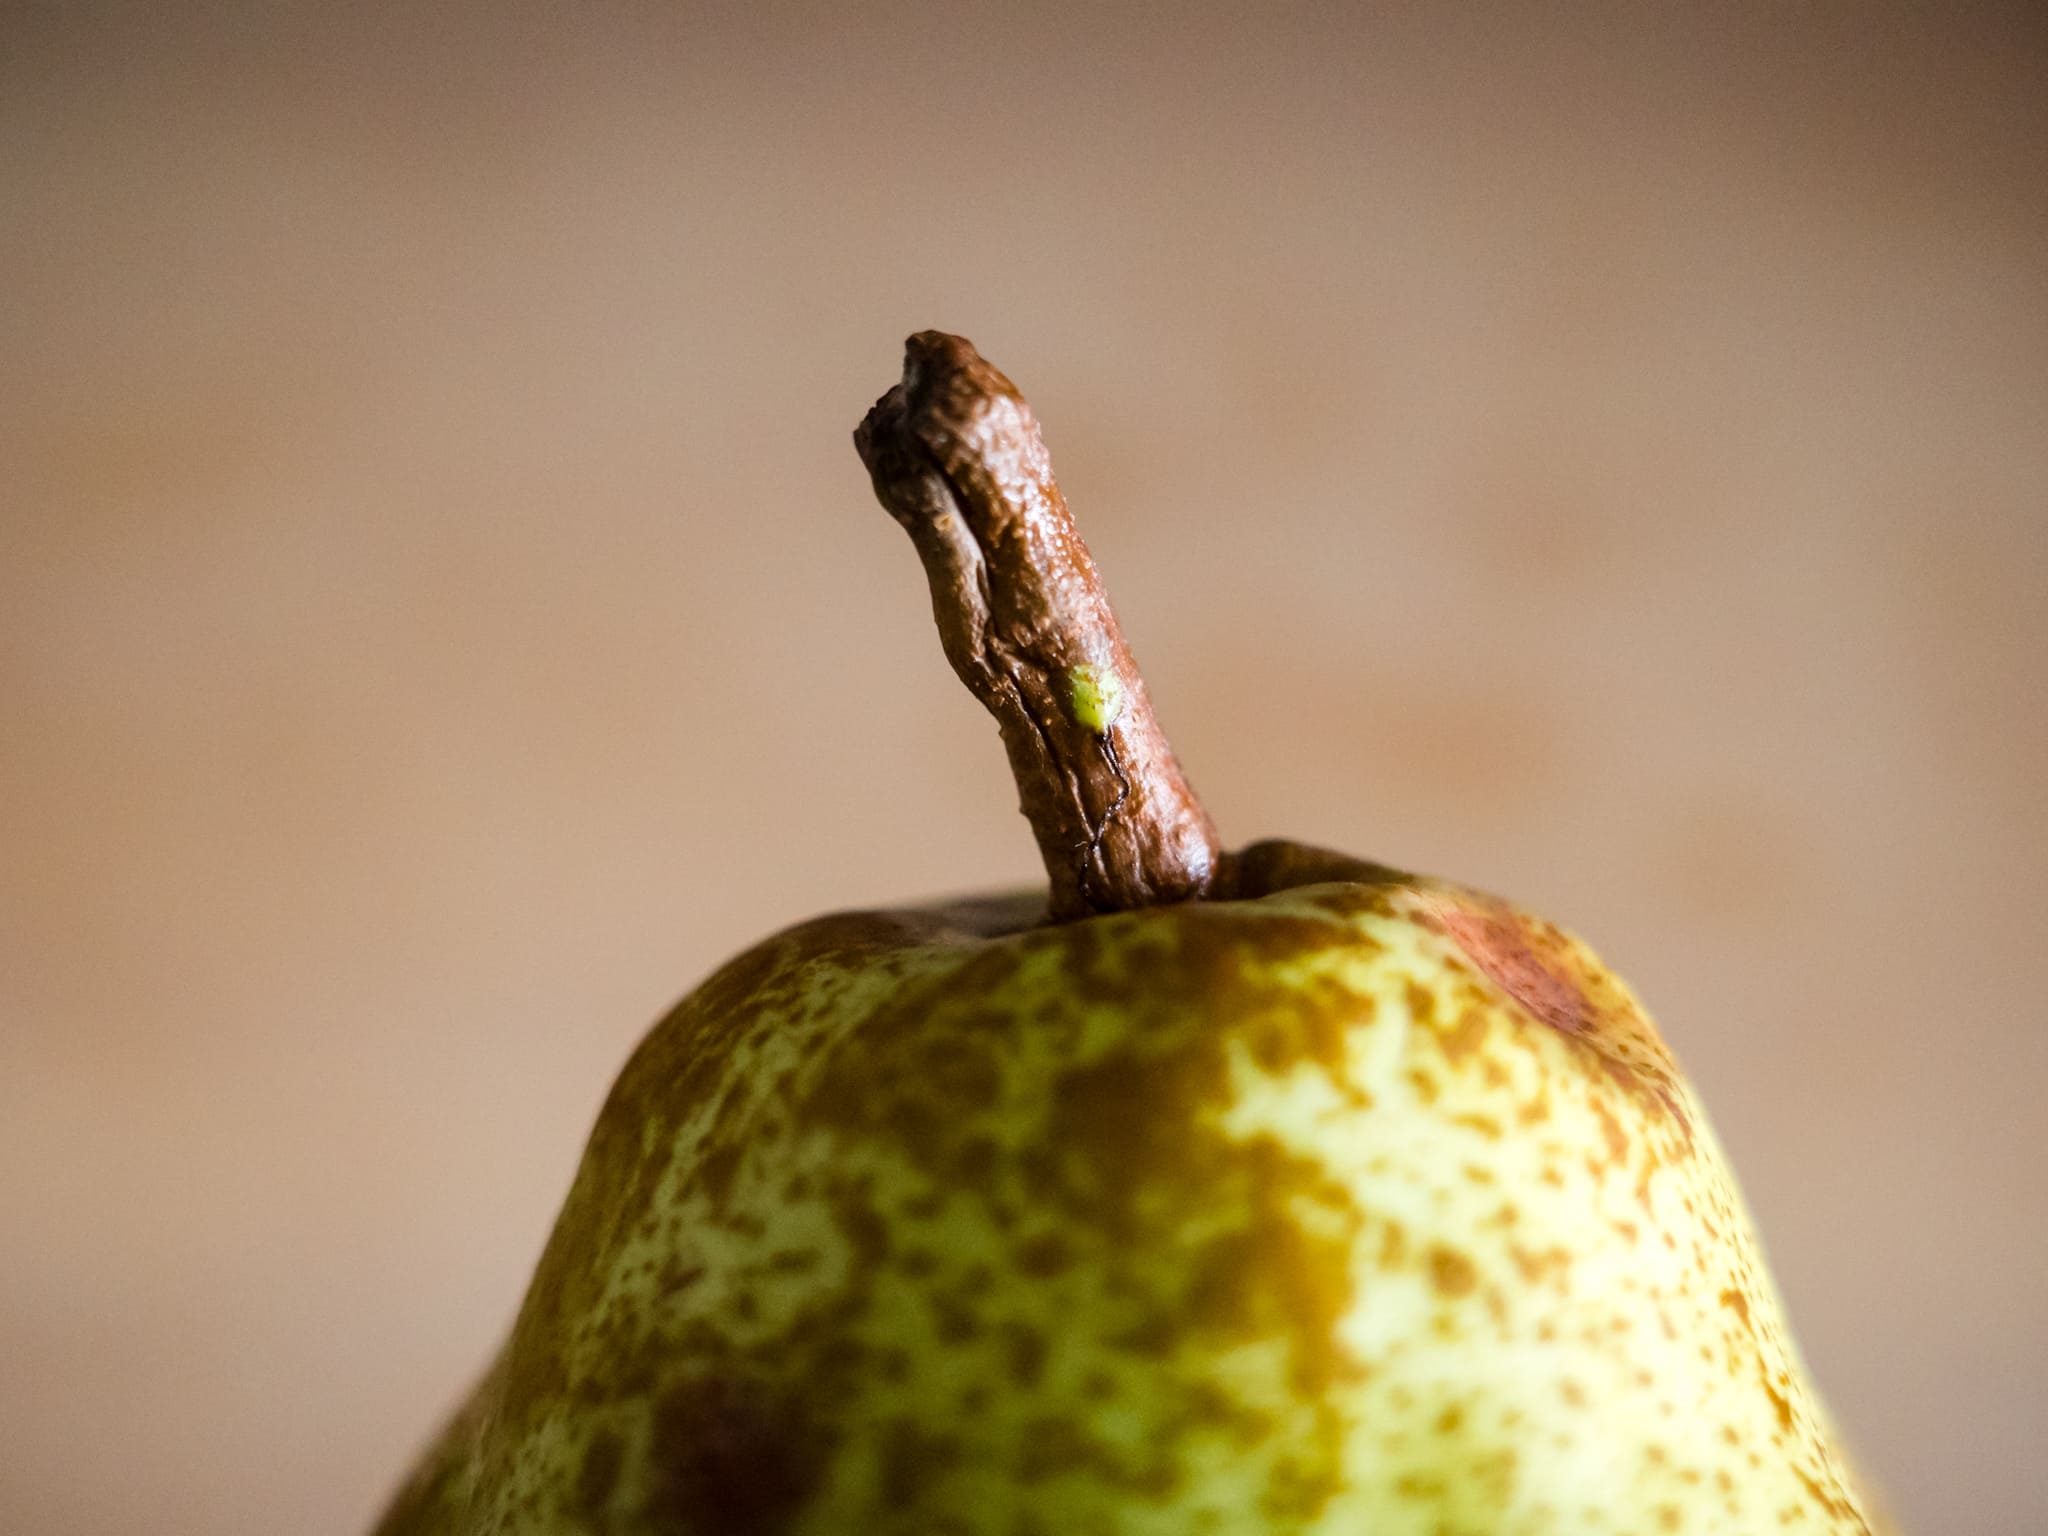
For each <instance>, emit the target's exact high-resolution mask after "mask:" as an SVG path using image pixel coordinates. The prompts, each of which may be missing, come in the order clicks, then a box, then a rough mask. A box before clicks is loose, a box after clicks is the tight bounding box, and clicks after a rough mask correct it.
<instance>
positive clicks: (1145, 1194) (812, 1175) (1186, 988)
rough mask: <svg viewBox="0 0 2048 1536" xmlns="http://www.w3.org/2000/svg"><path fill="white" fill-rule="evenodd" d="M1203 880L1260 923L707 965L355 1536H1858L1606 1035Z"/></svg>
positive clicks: (1211, 922) (1772, 1345)
mask: <svg viewBox="0 0 2048 1536" xmlns="http://www.w3.org/2000/svg"><path fill="white" fill-rule="evenodd" d="M1245 862H1246V866H1247V868H1248V869H1257V868H1259V867H1261V866H1266V867H1269V868H1270V869H1271V870H1272V871H1273V872H1274V873H1273V874H1272V875H1271V876H1270V877H1269V878H1271V879H1273V880H1274V881H1276V882H1279V881H1305V882H1307V883H1296V884H1291V885H1286V886H1284V887H1283V888H1280V889H1276V890H1274V891H1273V892H1272V893H1271V894H1266V895H1262V896H1257V897H1252V898H1247V899H1239V900H1231V901H1219V902H1209V903H1198V904H1187V905H1180V906H1173V907H1166V908H1158V909H1152V910H1148V911H1142V912H1131V913H1119V914H1113V915H1107V916H1102V917H1096V918H1091V919H1087V920H1084V921H1081V922H1076V923H1069V924H1062V925H1058V926H1046V925H1043V924H1042V923H1034V922H1033V921H1032V920H1031V915H1030V914H1031V904H1030V902H1029V901H1028V900H1025V901H1020V902H1016V903H1008V904H1005V903H983V904H979V905H974V904H969V905H962V906H957V907H954V908H945V907H935V908H931V909H927V910H922V911H906V912H899V913H891V914H880V913H863V914H852V915H845V916H839V917H832V918H826V919H822V920H819V921H816V922H813V923H809V924H805V925H803V926H801V927H798V928H795V929H792V930H790V931H789V932H787V933H785V934H783V935H781V936H779V937H777V938H774V939H771V940H769V941H768V942H767V943H765V944H763V945H762V946H760V947H759V948H757V949H755V950H753V951H751V952H749V953H748V954H746V955H744V956H742V957H740V958H739V959H737V960H735V961H734V962H732V963H731V964H730V965H728V966H727V967H726V968H725V969H723V970H722V971H720V972H719V973H718V974H717V975H715V976H714V977H713V978H712V979H711V980H710V981H709V982H707V983H706V984H705V986H704V987H703V988H702V989H700V990H699V991H698V992H697V993H695V994H694V995H693V996H691V997H690V998H689V999H688V1000H686V1001H685V1002H684V1003H683V1004H682V1005H681V1006H680V1007H678V1008H677V1009H676V1010H675V1012H674V1013H672V1014H671V1015H670V1016H669V1017H668V1018H667V1019H665V1020H664V1021H663V1022H662V1023H661V1024H660V1025H659V1026H658V1027H657V1028H656V1029H655V1031H654V1032H653V1033H652V1035H650V1037H649V1038H648V1039H647V1041H646V1042H645V1043H644V1044H643V1045H642V1046H641V1047H640V1049H639V1051H638V1052H637V1053H636V1054H635V1056H634V1057H633V1059H632V1061H631V1063H630V1064H629V1065H628V1067H627V1068H626V1070H625V1072H624V1074H623V1076H622V1077H621V1078H620V1080H619V1083H618V1085H617V1087H616V1088H615V1089H614V1091H613V1093H612V1095H611V1098H610V1101H609V1102H608V1103H607V1105H606V1106H605V1109H604V1111H603V1113H602V1115H601V1116H600V1118H599V1121H598V1124H597V1127H596V1130H595V1133H594V1134H593V1136H592V1138H591V1141H590V1146H589V1150H588V1152H587V1154H586V1156H585V1159H584V1163H583V1167H582V1170H581V1172H580V1173H579V1175H578V1177H577V1180H576V1183H575V1187H574V1189H573V1191H572V1192H571V1194H570V1196H569V1200H568V1204H567V1207H566V1209H565V1210H564V1211H563V1213H562V1216H561V1219H560V1222H559V1224H558V1226H557V1227H556V1230H555V1233H554V1236H553V1239H552V1240H551V1241H550V1243H549V1245H548V1248H547V1251H546V1254H545V1256H544V1257H543V1259H542V1260H541V1264H540V1268H539V1272H538V1273H537V1275H536V1276H535V1278H534V1281H533V1285H532V1289H531V1291H530V1293H529V1295H528V1297H527V1300H526V1304H525V1307H524V1309H523V1310H522V1312H521V1313H520V1316H519V1320H518V1323H517V1325H516V1327H515V1328H514V1330H513V1333H512V1337H511V1339H510V1341H509V1343H508V1344H507V1345H506V1347H505V1350H504V1353H503V1355H502V1357H501V1358H500V1360H499V1361H498V1363H497V1365H496V1367H495V1368H494V1370H493V1371H492V1372H491V1374H490V1376H489V1377H488V1378H487V1380H486V1381H485V1383H484V1385H483V1386H482V1388H481V1389H480V1390H479V1392H478V1395H477V1398H476V1400H475V1402H474V1403H473V1404H472V1405H471V1406H470V1408H469V1409H468V1410H467V1411H466V1412H465V1414H464V1415H463V1416H462V1417H461V1418H459V1419H458V1421H457V1422H456V1424H454V1425H453V1426H451V1428H450V1430H449V1432H448V1434H447V1436H446V1438H445V1439H444V1441H443V1443H442V1444H441V1445H440V1446H439V1447H438V1448H437V1450H436V1451H435V1453H434V1455H433V1456H432V1457H431V1458H430V1460H429V1462H428V1464H427V1466H426V1467H425V1468H424V1469H423V1470H422V1472H421V1473H420V1475H419V1476H418V1477H417V1478H416V1479H415V1481H414V1484H413V1486H412V1487H411V1488H410V1489H409V1490H408V1492H407V1494H406V1495H405V1497H404V1498H403V1499H402V1500H401V1502H400V1503H399V1505H398V1506H397V1507H396V1508H395V1509H394V1510H393V1511H392V1513H391V1515H390V1516H389V1517H388V1518H387V1520H386V1522H385V1524H384V1525H383V1526H382V1527H381V1531H382V1533H383V1536H427V1533H436V1536H439V1533H448V1536H454V1533H462V1536H485V1533H491V1536H513V1533H542V1532H547V1533H556V1532H561V1533H567V1532H580V1531H591V1532H604V1533H614V1536H627V1533H632V1536H654V1533H662V1536H850V1533H855V1532H871V1533H875V1536H895V1533H901V1536H940V1533H950V1536H1193V1533H1202V1532H1213V1533H1217V1536H1226V1533H1229V1536H1235V1533H1247V1536H1250V1533H1257V1536H1282V1533H1285V1536H1563V1533H1567V1532H1570V1533H1577V1536H1649V1533H1657V1532H1667V1531H1669V1532H1684V1533H1690V1536H1713V1533H1724V1536H1751V1533H1761V1532H1777V1531H1785V1532H1802V1533H1828V1536H1847V1533H1864V1532H1871V1531H1874V1530H1876V1529H1877V1528H1878V1527H1877V1526H1876V1525H1875V1523H1874V1519H1875V1517H1874V1515H1873V1514H1872V1513H1871V1512H1869V1511H1868V1510H1867V1509H1866V1508H1865V1506H1864V1505H1863V1504H1862V1503H1861V1502H1860V1498H1859V1493H1858V1490H1857V1488H1856V1486H1855V1483H1854V1481H1853V1479H1852V1475H1851V1472H1850V1470H1849V1468H1848V1466H1847V1465H1846V1463H1845V1461H1844V1459H1843V1458H1842V1456H1841V1455H1840V1454H1839V1453H1838V1451H1837V1449H1836V1445H1835V1440H1834V1436H1833V1432H1832V1430H1831V1428H1830V1426H1829V1423H1828V1420H1827V1418H1826V1415H1825V1413H1824V1411H1823V1409H1822V1407H1821V1405H1820V1404H1819V1402H1818V1401H1817V1399H1816V1398H1815V1396H1814V1394H1813V1392H1812V1390H1811V1388H1810V1387H1809V1385H1808V1383H1807V1380H1806V1377H1805V1374H1804V1372H1803V1370H1802V1368H1801V1366H1800V1363H1799V1359H1798V1356H1797V1354H1796V1351H1795V1350H1794V1347H1793V1344H1792V1341H1791V1338H1790V1336H1789V1334H1788V1333H1787V1331H1786V1327H1785V1323H1784V1318H1783V1315H1782V1312H1781V1309H1780V1306H1779V1303H1778V1300H1777V1297H1776V1295H1775V1294H1774V1292H1773V1290H1772V1286H1771V1282H1770V1280H1769V1278H1768V1276H1767V1273H1766V1270H1765V1268H1764V1263H1763V1259H1762V1255H1761V1254H1760V1252H1759V1250H1758V1246H1757V1241H1756V1237H1755V1234H1754V1231H1753V1229H1752V1228H1751V1225H1750V1222H1749V1219H1748V1217H1747V1216H1746V1214H1745V1213H1744V1209H1743V1205H1742V1201H1741V1198H1740V1196H1739V1194H1738V1192H1737V1189H1736V1186H1735V1184H1734V1182H1733V1180H1732V1179H1731V1178H1730V1176H1729V1173H1728V1171H1727V1167H1726V1165H1725V1163H1724V1162H1723V1160H1722V1156H1721V1153H1720V1150H1719V1148H1718V1147H1717V1146H1716V1144H1715V1141H1714V1138H1713V1133H1712V1131H1711V1129H1710V1128H1709V1125H1708V1122H1707V1118H1706V1115H1705V1113H1704V1111H1703V1110H1702V1108H1701V1106H1700V1104H1699V1102H1698V1100H1697V1099H1696V1098H1695V1097H1694V1095H1693V1093H1692V1090H1691V1089H1690V1088H1689V1087H1688V1086H1687V1085H1686V1083H1685V1081H1684V1079H1683V1078H1682V1076H1681V1075H1680V1073H1679V1071H1678V1069H1677V1067H1676V1065H1675V1064H1674V1062H1673V1060H1672V1058H1671V1055H1670V1053H1669V1052H1668V1051H1667V1050H1666V1048H1665V1046H1664V1044H1663V1042H1662V1040H1661V1039H1660V1038H1659V1036H1658V1034H1657V1032H1656V1030H1655V1028H1654V1027H1653V1025H1652V1024H1651V1022H1650V1020H1649V1018H1648V1017H1647V1015H1646V1014H1645V1013H1644V1012H1643V1011H1642V1009H1641V1007H1640V1006H1639V1005H1638V1003H1637V1002H1636V1000H1635V999H1634V997H1633V996H1632V995H1631V994H1630V993H1629V991H1628V989H1627V988H1626V987H1625V986H1623V984H1622V983H1621V982H1620V981H1619V980H1617V979H1616V978H1615V977H1614V976H1613V975H1612V974H1611V973H1610V972H1608V971H1607V970H1606V969H1605V967H1603V966H1602V965H1601V964H1600V962H1599V961H1598V960H1597V959H1596V958H1595V957H1594V956H1593V955H1592V953H1591V952H1590V951H1588V950H1587V949H1586V948H1585V947H1584V946H1583V945H1581V944H1580V943H1578V942H1577V941H1575V940H1574V939H1572V938H1570V937H1569V936H1567V935H1566V934H1564V933H1562V932H1560V931H1559V930H1558V929H1557V928H1555V927H1553V926H1551V925H1549V924H1547V923H1544V922H1540V921H1538V920H1535V919H1532V918H1530V917H1527V916H1525V915H1523V914H1522V913H1520V912H1518V911H1516V910H1515V909H1513V908H1511V907H1509V906H1507V905H1506V904H1504V903H1502V902H1499V901H1497V900H1495V899H1493V898H1490V897H1486V896H1482V895H1479V894H1476V893H1474V892H1470V891H1467V890H1464V889H1461V888H1458V887H1455V886H1450V885H1446V884H1442V883H1440V882H1435V881H1430V880H1424V879H1418V878H1414V877H1409V876H1405V875H1399V874H1396V873H1394V872H1392V871H1387V870H1381V869H1378V868H1376V867H1374V866H1370V865H1363V864H1354V863H1352V862H1351V861H1348V860H1343V859H1339V858H1336V857H1334V856H1326V855H1316V854H1312V853H1310V852H1309V851H1307V850H1302V849H1294V848H1287V847H1284V846H1282V845H1268V846H1267V847H1266V848H1264V849H1254V850H1250V851H1249V852H1248V853H1247V855H1246V856H1245ZM1252 883H1254V884H1256V883H1257V882H1252Z"/></svg>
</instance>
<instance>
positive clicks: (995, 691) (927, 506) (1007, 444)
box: [853, 331, 1222, 920]
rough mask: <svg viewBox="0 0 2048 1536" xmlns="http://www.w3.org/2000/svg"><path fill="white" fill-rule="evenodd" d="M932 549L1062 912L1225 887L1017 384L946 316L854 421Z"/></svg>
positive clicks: (1211, 843) (910, 527)
mask: <svg viewBox="0 0 2048 1536" xmlns="http://www.w3.org/2000/svg"><path fill="white" fill-rule="evenodd" d="M853 440H854V446H855V447H856V448H858V449H859V450H860V456H861V459H862V461H863V462H864V463H865V464H866V465H867V467H868V473H869V475H870V476H872V477H873V479H874V483H875V495H876V497H877V498H878V499H879V500H880V501H881V503H882V505H883V507H884V508H886V509H887V510H888V512H889V515H890V516H892V517H894V518H895V519H896V521H897V522H899V523H901V524H902V525H903V527H904V529H905V530H906V531H907V532H908V533H909V534H910V538H911V542H912V543H914V544H915V545H916V546H917V552H918V556H919V558H920V559H921V560H922V561H923V562H924V568H925V575H926V577H927V579H928V580H929V581H930V583H931V591H932V613H933V616H934V617H935V618H936V619H937V620H938V626H939V638H940V640H941V642H942V643H943V644H944V646H945V651H946V659H947V660H948V661H950V662H951V663H952V665H953V670H954V671H955V672H957V673H958V674H959V675H960V680H961V681H962V682H964V683H965V684H966V685H967V687H968V689H969V690H970V691H971V692H972V693H973V694H974V696H975V697H976V698H977V699H979V700H980V701H981V702H982V704H983V705H984V706H985V707H986V708H987V709H988V711H989V712H990V713H991V714H993V715H994V716H995V717H996V723H997V725H998V726H999V727H1000V728H1001V730H1002V736H1003V744H1004V746H1005V747H1006V748H1007V749H1008V751H1009V756H1010V769H1011V772H1012V773H1014V774H1015V775H1016V779H1017V791H1018V797H1019V801H1020V806H1021V809H1022V810H1023V812H1024V816H1025V818H1026V819H1027V820H1028V821H1029V822H1030V823H1031V830H1032V833H1033V834H1034V835H1035V836H1036V837H1037V839H1038V850H1039V853H1040V854H1041V855H1042V856H1043V857H1044V859H1045V868H1046V873H1047V874H1048V875H1049V876H1051V878H1052V906H1051V912H1052V916H1053V917H1054V918H1055V919H1061V920H1064V919H1069V918H1077V917H1085V916H1087V915H1089V914H1090V913H1095V912H1122V911H1129V910H1133V909H1135V908H1139V907H1148V906H1158V905H1162V904H1164V903H1168V902H1178V901H1194V900H1198V899H1200V898H1201V897H1203V896H1205V895H1208V894H1210V893H1211V891H1212V889H1213V887H1214V886H1215V883H1216V881H1217V879H1218V872H1219V869H1220V867H1221V861H1222V852H1221V848H1220V845H1219V844H1218V842H1217V839H1216V829H1215V827H1214V826H1213V825H1212V824H1211V823H1210V821H1209V817H1208V814H1207V813H1206V812H1205V811H1203V809H1202V805H1201V802H1200V801H1198V800H1197V799H1196V798H1195V794H1194V791H1193V790H1192V789H1190V788H1189V787H1188V783H1187V780H1186V778H1185V777H1183V776H1182V774H1181V770H1180V764H1179V763H1178V762H1177V761H1176V760H1175V758H1174V755H1173V749H1172V747H1170V746H1169V745H1168V744H1167V741H1166V736H1165V734H1164V733H1163V732H1162V731H1161V730H1160V728H1159V723H1158V721H1157V720H1156V719H1155V718H1154V717H1153V714H1152V706H1151V703H1150V701H1149V700H1148V699H1147V697H1146V694H1145V682H1144V679H1143V678H1142V677H1140V676H1139V675H1138V668H1137V665H1136V663H1134V662H1133V661H1132V660H1131V653H1130V651H1129V650H1127V649H1126V648H1125V646H1124V640H1123V632H1122V631H1121V630H1120V629H1119V628H1118V626H1117V622H1116V615H1115V613H1114V612H1113V611H1111V609H1110V606H1109V598H1108V595H1107V594H1106V593H1105V592H1104V591H1103V589H1102V580H1101V578H1100V577H1099V576H1098V575H1097V574H1096V572H1095V562H1094V561H1092V560H1091V559H1089V557H1088V549H1087V546H1086V545H1084V544H1083V543H1082V542H1081V536H1080V534H1079V533H1078V532H1076V531H1075V528H1074V521H1073V517H1072V516H1071V515H1070V514H1069V513H1068V511H1067V503H1066V498H1065V497H1064V496H1062V495H1061V494H1060V489H1059V486H1058V485H1057V484H1056V483H1055V482H1054V480H1053V475H1052V463H1051V460H1050V459H1049V458H1048V456H1047V454H1046V451H1045V443H1044V441H1043V440H1042V439H1041V438H1040V436H1039V432H1038V422H1037V419H1036V418H1035V417H1034V416H1033V415H1032V414H1031V407H1030V406H1028V405H1026V404H1025V403H1024V397H1023V396H1022V395H1021V394H1019V393H1018V391H1017V387H1016V386H1015V385H1014V384H1012V383H1011V382H1010V381H1009V380H1008V379H1006V378H1005V377H1003V375H1002V374H1001V373H1000V372H998V371H997V370H996V369H995V367H994V366H993V365H991V364H990V363H989V362H988V361H987V360H986V359H984V358H983V357H982V356H981V354H980V353H978V352H976V351H975V350H974V347H973V345H972V344H971V343H969V342H967V341H966V340H964V339H962V338H961V337H958V336H948V335H946V334H945V333H943V332H940V331H920V332H919V333H918V334H917V335H915V336H912V337H911V338H910V340H909V341H908V342H907V343H906V344H905V347H904V359H903V382H902V383H900V384H898V385H896V386H895V387H894V388H892V389H891V390H890V391H889V392H888V393H887V394H886V395H884V396H882V398H881V399H880V400H878V401H876V402H875V407H874V409H873V410H871V411H869V412H868V414H867V419H866V420H864V421H863V422H862V423H861V424H860V427H859V429H858V430H857V431H855V433H854V435H853Z"/></svg>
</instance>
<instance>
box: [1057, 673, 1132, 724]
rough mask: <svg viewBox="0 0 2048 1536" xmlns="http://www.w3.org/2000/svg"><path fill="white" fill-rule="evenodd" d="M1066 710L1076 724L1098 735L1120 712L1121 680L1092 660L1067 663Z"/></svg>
mask: <svg viewBox="0 0 2048 1536" xmlns="http://www.w3.org/2000/svg"><path fill="white" fill-rule="evenodd" d="M1067 710H1068V712H1069V713H1070V714H1072V715H1073V717H1074V723H1075V724H1076V725H1078V726H1081V727H1083V728H1085V729H1087V730H1090V731H1093V732H1094V733H1095V734H1096V735H1098V736H1100V735H1102V734H1103V733H1104V732H1105V731H1107V730H1108V729H1109V728H1110V727H1111V726H1112V725H1115V724H1116V721H1117V716H1119V715H1121V714H1122V713H1123V712H1124V680H1123V679H1122V678H1120V677H1118V676H1117V675H1116V673H1115V672H1113V671H1111V670H1110V669H1109V668H1108V667H1098V666H1096V665H1095V664H1094V663H1093V662H1086V661H1084V662H1082V663H1081V664H1080V665H1079V666H1076V667H1069V668H1068V669H1067Z"/></svg>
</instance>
